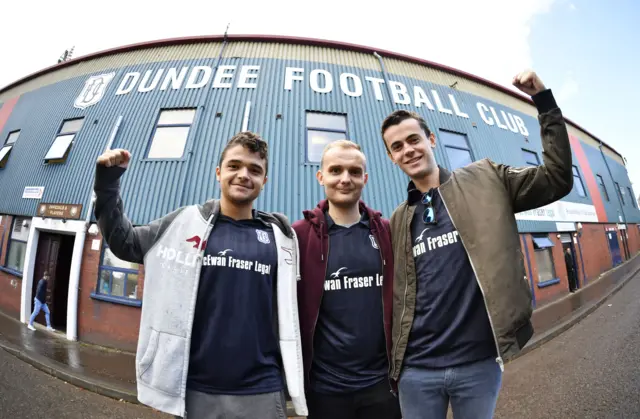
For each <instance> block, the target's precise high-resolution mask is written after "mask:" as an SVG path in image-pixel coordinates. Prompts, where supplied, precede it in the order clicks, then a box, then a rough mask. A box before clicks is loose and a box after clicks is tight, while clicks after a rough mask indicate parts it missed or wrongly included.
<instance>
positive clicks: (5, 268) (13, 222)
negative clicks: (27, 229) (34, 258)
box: [0, 215, 31, 278]
mask: <svg viewBox="0 0 640 419" xmlns="http://www.w3.org/2000/svg"><path fill="white" fill-rule="evenodd" d="M17 220H22V221H24V220H28V221H29V222H30V220H31V218H30V217H24V216H17V215H14V216H13V220H11V228H10V229H9V236H8V237H7V250H6V254H5V258H4V264H3V265H2V270H3V271H5V272H8V273H10V274H12V275H15V276H17V277H19V278H22V275H23V273H24V271H19V270H16V269H13V268H10V267H9V266H8V263H9V255H10V254H11V245H12V244H13V242H18V243H24V246H25V248H26V247H27V243H29V235H28V234H27V240H18V239H14V238H12V237H11V236H12V234H13V229H14V228H15V225H16V221H17ZM0 246H2V243H0ZM25 256H26V249H25ZM22 263H23V269H24V260H23V261H22Z"/></svg>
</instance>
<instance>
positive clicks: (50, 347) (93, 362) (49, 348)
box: [0, 313, 136, 397]
mask: <svg viewBox="0 0 640 419" xmlns="http://www.w3.org/2000/svg"><path fill="white" fill-rule="evenodd" d="M36 327H37V328H38V330H36V331H32V330H29V329H27V326H26V325H24V324H21V323H20V322H18V321H17V320H16V319H14V318H11V317H8V316H7V315H5V314H3V313H0V339H2V341H4V342H8V343H9V344H10V345H11V346H14V347H15V348H16V349H18V350H22V351H23V352H24V353H29V354H30V355H33V356H34V357H36V358H41V359H45V360H48V361H50V364H51V365H50V366H51V367H52V368H55V367H56V366H58V367H60V368H62V369H64V370H65V371H67V372H69V373H71V374H74V375H78V376H82V377H85V378H86V379H88V380H90V381H94V382H96V383H104V384H106V385H107V386H108V387H110V388H113V389H115V390H118V391H121V392H124V393H130V394H132V395H134V397H135V394H136V378H135V355H134V354H131V353H126V352H119V351H115V350H110V349H106V348H101V347H97V346H93V345H87V344H83V343H80V342H71V341H68V340H67V339H66V338H65V336H64V334H63V333H61V332H55V333H51V332H47V331H46V330H45V329H44V327H43V326H42V325H38V324H36Z"/></svg>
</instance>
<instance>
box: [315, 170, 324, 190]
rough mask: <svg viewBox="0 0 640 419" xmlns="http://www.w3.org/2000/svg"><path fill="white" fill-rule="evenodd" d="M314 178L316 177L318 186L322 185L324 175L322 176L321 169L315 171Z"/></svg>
mask: <svg viewBox="0 0 640 419" xmlns="http://www.w3.org/2000/svg"><path fill="white" fill-rule="evenodd" d="M316 179H318V183H319V184H320V186H324V177H323V176H322V170H318V171H317V172H316Z"/></svg>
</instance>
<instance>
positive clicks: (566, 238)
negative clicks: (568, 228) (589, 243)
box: [560, 233, 580, 289]
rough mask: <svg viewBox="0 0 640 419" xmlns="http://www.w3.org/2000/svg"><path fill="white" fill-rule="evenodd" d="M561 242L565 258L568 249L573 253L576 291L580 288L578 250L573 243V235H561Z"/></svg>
mask: <svg viewBox="0 0 640 419" xmlns="http://www.w3.org/2000/svg"><path fill="white" fill-rule="evenodd" d="M560 241H561V242H562V252H563V253H562V254H563V256H564V255H565V254H566V252H567V249H569V250H570V252H571V259H572V260H573V275H574V280H575V286H576V289H578V288H580V280H579V278H580V274H579V271H578V258H577V254H576V248H575V246H574V243H573V238H572V235H571V234H569V233H564V234H561V235H560ZM568 271H569V269H567V276H568V275H569V272H568Z"/></svg>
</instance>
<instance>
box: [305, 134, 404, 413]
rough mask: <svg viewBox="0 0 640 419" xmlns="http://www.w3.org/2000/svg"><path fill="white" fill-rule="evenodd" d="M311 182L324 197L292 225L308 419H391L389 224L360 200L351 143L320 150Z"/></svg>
mask: <svg viewBox="0 0 640 419" xmlns="http://www.w3.org/2000/svg"><path fill="white" fill-rule="evenodd" d="M316 178H317V179H318V183H320V185H321V186H322V187H323V188H324V191H325V196H326V199H324V200H322V201H320V203H318V205H317V206H316V208H314V209H312V210H308V211H304V218H303V219H302V220H299V221H296V222H295V223H294V224H293V228H294V230H295V231H296V233H297V235H298V241H299V244H300V266H301V271H302V278H301V280H300V282H299V283H298V302H299V306H300V309H299V312H300V328H301V331H302V347H303V354H304V357H303V358H304V366H305V377H306V380H307V383H308V391H307V399H308V404H309V419H398V418H400V405H399V403H398V399H397V397H395V396H394V395H393V394H392V393H391V385H390V382H389V356H390V355H391V314H392V311H391V309H392V306H393V301H392V298H393V253H392V245H391V231H390V229H389V222H388V221H387V220H385V219H383V218H381V214H380V212H378V211H375V210H373V209H371V208H369V207H367V206H366V205H365V203H364V202H363V201H361V200H360V198H361V196H362V190H363V188H364V186H365V185H366V183H367V180H368V174H367V168H366V158H365V156H364V154H363V153H362V150H361V149H360V146H358V145H357V144H355V143H353V142H351V141H347V140H340V141H335V142H333V143H330V144H329V145H327V147H326V148H325V149H324V153H323V154H322V159H321V161H320V170H318V172H317V174H316ZM305 387H307V386H305Z"/></svg>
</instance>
